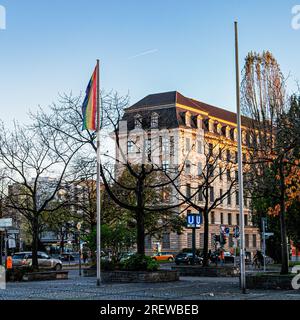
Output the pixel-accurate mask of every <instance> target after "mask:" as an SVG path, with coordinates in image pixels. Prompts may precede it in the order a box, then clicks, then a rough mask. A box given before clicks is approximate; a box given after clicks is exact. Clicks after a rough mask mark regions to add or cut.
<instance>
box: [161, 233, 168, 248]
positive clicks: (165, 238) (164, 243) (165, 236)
mask: <svg viewBox="0 0 300 320" xmlns="http://www.w3.org/2000/svg"><path fill="white" fill-rule="evenodd" d="M162 248H163V249H170V233H164V234H163V238H162Z"/></svg>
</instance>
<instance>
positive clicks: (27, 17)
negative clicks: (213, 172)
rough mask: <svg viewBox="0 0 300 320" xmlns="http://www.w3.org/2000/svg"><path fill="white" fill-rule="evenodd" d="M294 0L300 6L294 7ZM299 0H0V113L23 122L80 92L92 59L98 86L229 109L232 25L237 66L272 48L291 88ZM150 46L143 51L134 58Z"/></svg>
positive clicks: (299, 68)
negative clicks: (1, 21) (1, 20)
mask: <svg viewBox="0 0 300 320" xmlns="http://www.w3.org/2000/svg"><path fill="white" fill-rule="evenodd" d="M297 1H298V3H297ZM296 4H300V0H295V1H289V0H281V1H279V0H277V1H274V0H273V1H269V0H264V1H261V0H260V1H259V0H245V1H240V0H227V1H225V0H219V1H218V0H215V1H214V0H212V1H204V0H184V1H183V0H180V1H179V0H151V1H146V0H109V1H106V0H76V1H75V0H63V1H62V0H42V1H40V0H0V5H3V6H5V8H6V13H7V18H6V20H7V28H6V30H0V110H1V113H0V118H1V119H5V120H6V121H7V122H8V125H9V123H10V122H11V121H12V120H13V119H17V120H19V121H21V122H26V121H28V117H27V113H28V111H29V109H31V110H35V109H36V108H37V106H38V105H41V106H44V107H47V105H49V104H50V103H51V102H53V101H55V100H56V99H57V96H58V93H59V92H70V91H73V93H74V94H78V93H80V91H84V90H85V88H86V85H87V83H88V80H89V78H90V75H91V73H92V70H93V68H94V64H95V60H96V59H97V58H99V59H100V60H101V64H102V67H101V87H102V88H103V89H105V90H110V89H115V90H117V91H119V92H120V93H121V94H126V93H127V92H129V93H130V96H131V102H132V103H134V102H135V101H137V100H139V99H141V98H143V97H144V96H145V95H147V94H150V93H154V92H163V91H170V90H178V91H180V92H181V93H182V94H184V95H187V96H190V97H193V98H196V99H199V100H201V101H204V102H207V103H211V104H214V105H217V106H221V107H224V108H227V109H229V110H234V109H235V82H234V81H235V69H234V33H233V22H234V20H238V22H239V33H240V63H241V66H242V65H243V59H244V57H245V56H246V54H247V52H249V51H251V50H254V51H262V50H264V49H268V50H270V51H271V52H273V54H274V55H275V57H276V58H277V60H278V62H279V63H280V65H281V67H282V70H283V72H284V74H285V75H288V74H290V77H289V81H288V85H289V90H290V91H292V90H294V89H295V87H296V86H295V80H296V79H300V59H299V52H300V30H298V31H297V30H294V29H292V27H291V19H292V13H291V10H292V7H293V6H294V5H296ZM144 52H148V54H144V55H139V54H140V53H144Z"/></svg>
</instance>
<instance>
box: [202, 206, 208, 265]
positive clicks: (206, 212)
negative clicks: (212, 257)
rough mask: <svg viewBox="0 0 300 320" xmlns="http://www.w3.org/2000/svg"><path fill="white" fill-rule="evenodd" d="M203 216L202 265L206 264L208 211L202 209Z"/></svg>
mask: <svg viewBox="0 0 300 320" xmlns="http://www.w3.org/2000/svg"><path fill="white" fill-rule="evenodd" d="M203 218H204V248H203V267H206V266H207V265H208V233H209V228H208V226H209V225H208V211H207V209H205V210H204V211H203Z"/></svg>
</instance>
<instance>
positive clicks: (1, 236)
mask: <svg viewBox="0 0 300 320" xmlns="http://www.w3.org/2000/svg"><path fill="white" fill-rule="evenodd" d="M2 249H3V234H2V231H0V266H2V254H3V251H2Z"/></svg>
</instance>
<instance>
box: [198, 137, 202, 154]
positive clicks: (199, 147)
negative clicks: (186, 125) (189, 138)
mask: <svg viewBox="0 0 300 320" xmlns="http://www.w3.org/2000/svg"><path fill="white" fill-rule="evenodd" d="M197 152H198V153H199V154H201V153H202V143H201V141H200V140H198V142H197Z"/></svg>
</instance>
